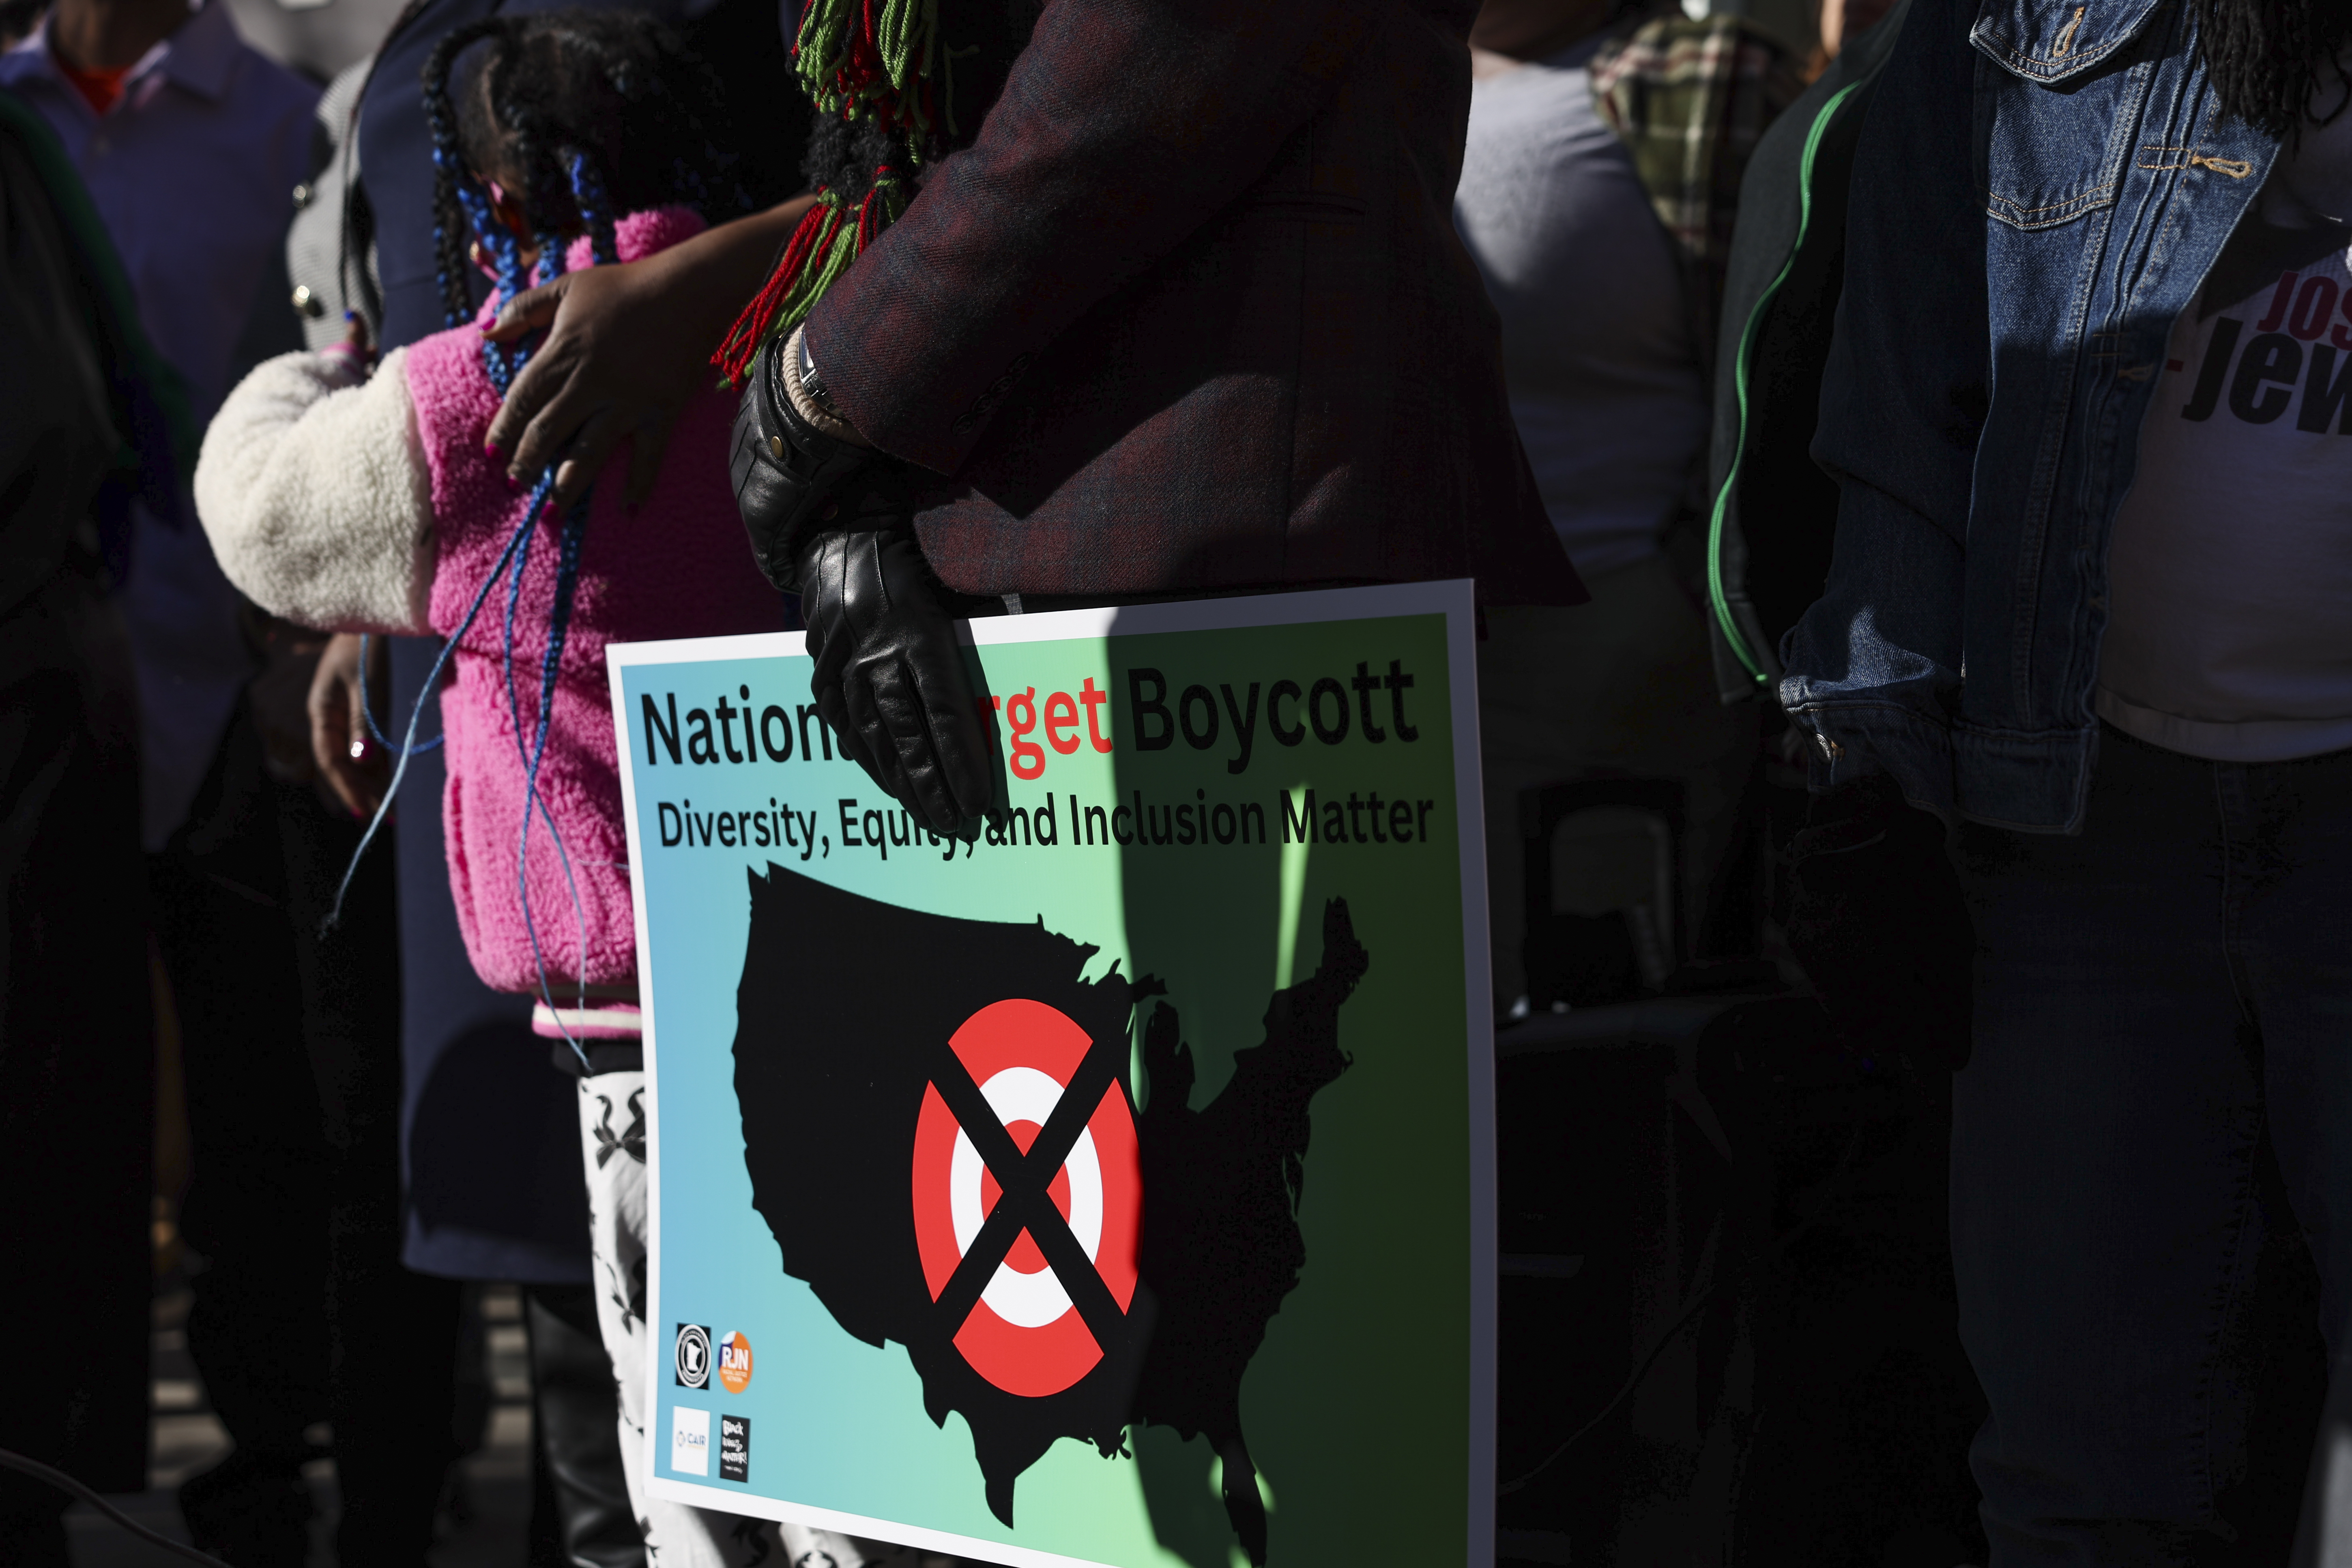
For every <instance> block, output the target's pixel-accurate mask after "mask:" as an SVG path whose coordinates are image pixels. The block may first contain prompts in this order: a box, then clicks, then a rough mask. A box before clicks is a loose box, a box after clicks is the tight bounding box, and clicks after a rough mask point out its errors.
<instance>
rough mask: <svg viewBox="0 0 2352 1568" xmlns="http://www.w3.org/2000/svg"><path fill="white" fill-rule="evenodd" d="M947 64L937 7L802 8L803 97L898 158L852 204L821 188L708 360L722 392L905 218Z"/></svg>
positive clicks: (835, 2)
mask: <svg viewBox="0 0 2352 1568" xmlns="http://www.w3.org/2000/svg"><path fill="white" fill-rule="evenodd" d="M948 64H949V59H948V57H947V56H946V55H943V53H942V51H941V50H940V44H939V0H804V4H803V6H802V9H801V25H800V30H799V32H798V33H797V34H796V35H795V36H794V38H793V72H794V74H795V75H796V76H798V77H799V79H800V82H801V86H802V89H803V90H804V91H805V92H806V93H807V94H808V96H809V100H810V101H811V102H813V103H814V104H815V106H816V108H817V110H818V111H819V112H820V113H824V114H829V115H838V116H840V117H841V119H842V120H843V121H845V122H846V123H850V124H855V123H856V122H858V121H865V120H872V121H877V122H878V123H879V124H880V125H881V126H882V128H883V129H884V130H885V131H887V132H889V133H890V135H889V141H890V143H891V145H892V146H893V147H894V148H896V149H897V150H898V159H894V160H893V161H892V162H889V163H883V164H881V165H880V166H878V167H877V168H876V169H875V170H874V173H873V180H872V183H871V184H870V185H869V187H868V188H867V190H866V194H865V195H863V196H861V197H859V198H858V199H857V200H856V201H855V202H852V201H850V200H848V199H847V198H845V196H844V195H843V194H842V193H841V192H840V191H839V190H836V189H834V188H832V187H829V186H828V187H824V188H820V189H819V190H818V192H817V201H816V205H814V206H813V207H811V208H810V209H809V210H808V214H807V216H804V217H803V218H802V219H801V222H800V226H799V227H797V228H795V229H794V230H793V236H792V238H791V240H790V241H789V242H788V243H787V244H786V245H785V247H784V250H783V255H782V258H780V259H779V260H778V261H777V263H776V267H775V270H774V271H772V272H771V273H770V274H769V275H768V280H767V282H766V284H765V285H764V286H762V287H761V289H760V292H759V295H758V296H757V297H756V298H755V299H753V300H752V301H751V304H750V305H749V306H747V307H746V308H745V309H744V310H743V313H742V314H741V315H740V316H738V317H737V318H736V319H735V324H734V326H732V327H731V328H730V329H729V330H728V333H727V337H726V339H725V341H724V342H721V343H720V344H719V352H718V353H715V354H713V355H711V357H710V363H712V364H713V365H715V366H716V367H718V370H719V376H720V381H719V384H720V385H722V386H733V385H735V384H738V383H740V381H741V380H742V378H743V373H744V371H745V370H746V369H748V368H749V367H750V365H751V360H752V358H753V356H754V355H756V354H757V353H759V352H760V349H761V345H763V344H765V343H766V342H768V341H769V340H770V339H771V338H773V337H776V336H778V335H779V334H781V333H785V332H789V331H792V330H793V328H794V327H797V326H799V325H800V324H801V322H803V321H806V320H807V319H808V313H809V312H810V311H811V310H814V309H815V308H816V302H817V301H818V300H821V299H823V298H824V291H825V290H826V289H829V288H831V287H832V286H833V282H834V279H836V278H839V277H840V276H841V275H842V274H843V273H844V272H845V271H847V270H848V269H849V266H850V263H852V262H854V261H856V259H857V258H858V257H859V256H861V255H862V254H864V252H865V250H866V247H867V246H869V245H871V244H873V243H874V238H875V236H877V235H878V234H880V233H881V232H882V230H883V229H884V228H886V227H887V226H889V225H890V224H892V223H893V222H895V221H897V219H898V215H899V214H901V213H903V212H905V211H906V210H907V204H908V202H909V201H911V200H912V199H913V193H912V191H911V190H910V189H909V188H908V176H909V175H910V174H912V173H913V171H914V169H915V168H916V167H917V166H918V165H919V163H921V162H922V159H923V154H924V151H925V149H926V148H927V147H928V146H929V145H930V144H931V143H932V142H933V141H934V140H935V136H936V127H937V125H938V121H939V113H938V110H939V107H940V97H939V95H938V94H937V93H936V92H935V91H934V88H933V80H934V68H935V67H942V68H944V67H946V66H947V65H948ZM901 160H902V161H903V166H900V161H901Z"/></svg>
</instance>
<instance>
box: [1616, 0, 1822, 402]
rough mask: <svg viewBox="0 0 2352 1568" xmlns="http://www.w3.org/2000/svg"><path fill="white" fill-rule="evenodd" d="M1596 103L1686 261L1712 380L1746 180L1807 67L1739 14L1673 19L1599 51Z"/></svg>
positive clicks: (1631, 31)
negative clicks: (1742, 182)
mask: <svg viewBox="0 0 2352 1568" xmlns="http://www.w3.org/2000/svg"><path fill="white" fill-rule="evenodd" d="M1591 76H1592V101H1593V107H1594V108H1595V109H1596V110H1599V112H1600V115H1601V119H1602V120H1604V121H1607V122H1608V124H1609V126H1610V128H1611V129H1612V130H1613V131H1615V132H1617V134H1618V137H1619V138H1620V139H1621V140H1622V141H1623V142H1624V143H1625V146H1626V149H1627V150H1628V151H1629V152H1631V153H1633V169H1634V172H1635V173H1636V174H1638V175H1639V176H1640V177H1641V181H1642V185H1643V189H1644V190H1646V191H1647V192H1648V193H1649V195H1650V205H1651V207H1652V209H1653V210H1654V211H1655V212H1656V213H1657V215H1658V221H1659V222H1660V223H1661V224H1663V225H1664V226H1665V230H1666V234H1667V236H1668V237H1670V238H1672V239H1673V240H1674V242H1675V253H1676V254H1677V255H1678V256H1679V257H1680V258H1682V262H1683V268H1684V275H1685V294H1686V296H1687V298H1688V300H1689V302H1690V309H1691V313H1692V318H1693V321H1692V324H1693V327H1694V331H1693V332H1692V339H1693V341H1694V342H1696V343H1697V344H1698V345H1699V353H1700V357H1701V362H1702V365H1703V366H1704V368H1706V370H1707V372H1708V374H1710V375H1711V374H1713V361H1714V349H1715V340H1716V328H1717V322H1718V321H1720V320H1721V318H1722V314H1723V280H1724V269H1725V267H1726V265H1727V263H1728V261H1729V260H1730V257H1731V228H1732V222H1733V220H1734V219H1735V218H1736V217H1737V216H1738V211H1739V180H1740V176H1741V175H1742V174H1746V173H1747V172H1748V158H1749V157H1750V156H1752V155H1753V154H1754V153H1755V151H1756V143H1757V142H1758V141H1759V140H1760V139H1761V138H1762V136H1763V134H1764V128H1765V127H1766V126H1768V125H1769V124H1771V123H1772V121H1773V119H1774V118H1775V117H1776V116H1778V115H1779V114H1780V111H1781V110H1784V109H1786V108H1788V107H1789V105H1790V104H1791V103H1794V102H1795V101H1796V100H1797V95H1798V94H1800V93H1801V92H1803V91H1804V90H1805V78H1804V75H1803V73H1802V72H1801V71H1800V70H1799V69H1798V67H1797V62H1796V61H1795V60H1794V59H1793V58H1790V54H1789V52H1788V51H1787V50H1786V49H1784V48H1783V47H1781V46H1780V44H1779V43H1777V42H1775V41H1774V40H1773V38H1772V37H1771V36H1770V35H1769V34H1768V33H1766V32H1764V31H1763V30H1762V29H1760V28H1759V27H1757V26H1755V25H1754V24H1753V23H1750V22H1748V21H1747V20H1745V19H1743V18H1741V17H1738V16H1703V17H1700V18H1698V19H1696V20H1692V19H1690V18H1687V17H1685V16H1680V15H1670V16H1662V17H1658V18H1656V19H1654V20H1651V21H1646V22H1641V23H1638V24H1636V25H1634V26H1631V27H1630V28H1628V29H1627V30H1626V31H1625V33H1624V34H1623V35H1622V37H1618V38H1616V39H1614V40H1612V42H1610V43H1608V44H1605V45H1603V46H1602V47H1601V50H1600V52H1599V53H1597V54H1596V55H1594V56H1593V58H1592V64H1591Z"/></svg>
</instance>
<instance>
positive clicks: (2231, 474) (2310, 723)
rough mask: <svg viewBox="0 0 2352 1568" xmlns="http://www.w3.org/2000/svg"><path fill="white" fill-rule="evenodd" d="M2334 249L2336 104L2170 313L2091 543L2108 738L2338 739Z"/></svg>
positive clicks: (2350, 237)
mask: <svg viewBox="0 0 2352 1568" xmlns="http://www.w3.org/2000/svg"><path fill="white" fill-rule="evenodd" d="M2338 90H2339V91H2340V90H2341V89H2338ZM2347 258H2352V111H2347V112H2346V113H2344V114H2342V115H2339V116H2338V117H2337V118H2336V121H2335V122H2334V123H2332V124H2329V125H2325V126H2318V125H2306V126H2305V128H2304V134H2303V140H2302V143H2301V145H2300V147H2299V148H2298V149H2296V150H2295V151H2294V153H2292V154H2290V153H2281V155H2280V158H2279V162H2278V163H2277V164H2276V166H2275V167H2274V168H2273V171H2272V174H2271V176H2270V179H2269V181H2268V183H2267V184H2265V185H2264V187H2263V192H2262V195H2261V196H2260V197H2259V198H2258V199H2257V200H2256V201H2255V202H2254V203H2253V204H2252V205H2250V206H2249V208H2248V210H2247V213H2246V216H2245V217H2244V219H2243V220H2242V221H2241V223H2240V224H2239V226H2238V229H2237V231H2236V233H2234V234H2233V235H2231V238H2230V243H2229V245H2228V246H2227V247H2225V248H2224V250H2223V252H2222V255H2221V259H2220V260H2219V261H2217V262H2216V263H2215V264H2214V267H2213V270H2212V272H2211V273H2210V275H2209V276H2208V277H2207V279H2206V280H2205V287H2204V289H2203V291H2202V294H2201V296H2200V300H2199V301H2198V302H2197V303H2195V304H2193V305H2191V306H2190V307H2189V309H2188V310H2185V311H2183V312H2182V314H2181V317H2180V320H2179V321H2178V322H2177V323H2175V324H2174V327H2173V330H2172V337H2171V341H2170V343H2169V344H2168V348H2167V351H2166V355H2165V364H2164V367H2163V372H2162V378H2161V381H2160V382H2159V384H2158V387H2157V389H2156V400H2155V402H2154V403H2153V405H2150V407H2149V409H2148V412H2147V422H2146V424H2144V425H2143V426H2141V430H2140V443H2139V468H2138V472H2137V477H2136V478H2135V479H2134V480H2133V484H2132V489H2131V493H2130V495H2129V496H2128V497H2127V498H2126V500H2125V501H2124V504H2123V508H2122V510H2120V511H2119V512H2118V514H2117V515H2116V528H2115V537H2114V542H2113V543H2112V544H2111V546H2110V548H2109V552H2108V575H2109V579H2110V584H2109V594H2110V605H2111V614H2110V617H2109V620H2108V624H2107V631H2106V637H2105V642H2104V643H2103V644H2102V646H2101V648H2100V668H2099V685H2098V699H2097V705H2098V712H2099V716H2100V717H2101V718H2103V719H2105V720H2106V721H2107V722H2109V723H2111V724H2113V725H2115V726H2116V728H2117V729H2119V730H2122V731H2125V732H2126V733H2127V734H2131V735H2136V736H2137V737H2138V738H2139V739H2141V740H2143V741H2147V742H2151V743H2152V744H2155V745H2158V746H2162V747H2164V748H2166V749H2167V750H2168V751H2174V752H2184V753H2186V754H2188V755H2189V756H2193V757H2209V758H2213V759H2217V760H2221V761H2227V762H2278V761H2284V760H2285V759H2288V758H2292V757H2307V756H2315V755H2317V754H2319V753H2320V752H2334V751H2341V750H2344V749H2346V748H2352V268H2347Z"/></svg>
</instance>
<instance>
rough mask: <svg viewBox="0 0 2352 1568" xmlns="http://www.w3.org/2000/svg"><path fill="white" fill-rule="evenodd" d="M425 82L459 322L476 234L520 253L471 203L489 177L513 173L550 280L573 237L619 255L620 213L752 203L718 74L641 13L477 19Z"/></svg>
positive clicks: (450, 309) (712, 209)
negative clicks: (738, 169) (738, 168)
mask: <svg viewBox="0 0 2352 1568" xmlns="http://www.w3.org/2000/svg"><path fill="white" fill-rule="evenodd" d="M477 46H480V47H477ZM424 83H425V119H426V122H427V124H428V125H429V126H430V127H431V129H432V132H433V146H434V162H435V164H436V168H435V181H434V207H433V216H434V231H435V256H436V266H437V270H438V274H439V278H438V280H439V283H440V287H441V297H442V302H443V308H444V310H445V312H446V313H447V314H448V316H449V318H450V319H451V320H452V321H464V320H466V319H467V317H468V316H469V315H470V314H471V297H470V295H469V294H468V293H467V272H466V266H467V243H468V241H469V240H470V239H475V238H478V239H480V240H482V241H483V243H484V249H485V253H486V255H488V256H490V257H491V258H493V259H496V260H500V261H503V260H504V259H505V257H504V252H505V251H506V250H507V249H508V248H509V246H508V242H507V239H506V237H504V236H503V235H501V234H499V233H495V232H488V231H486V229H485V226H483V225H482V224H480V223H479V222H478V221H477V217H478V214H469V212H468V210H467V209H468V207H469V206H472V205H475V203H476V202H478V201H479V200H481V199H482V193H481V189H480V185H479V182H480V181H481V180H482V179H483V178H485V177H500V178H505V179H510V180H512V181H513V183H514V185H515V188H514V190H513V191H512V192H511V193H510V194H511V195H513V196H514V197H515V198H516V199H517V200H518V201H519V202H520V204H521V205H522V209H523V216H524V218H525V220H526V221H527V223H528V224H529V226H530V230H531V232H532V235H533V237H534V241H535V243H536V244H537V246H538V247H539V251H540V255H541V265H542V268H544V269H545V270H546V272H547V273H548V274H549V275H552V273H553V272H555V271H557V270H560V269H561V268H562V265H563V256H562V253H563V243H564V240H565V238H566V237H569V236H572V235H575V234H579V233H582V232H583V231H584V232H586V233H587V234H588V235H589V236H590V238H591V242H592V244H593V247H594V249H595V252H596V257H597V259H598V260H599V261H611V260H614V259H615V257H614V247H613V223H614V219H615V218H616V217H618V216H620V215H622V214H625V213H630V212H638V211H642V210H645V209H646V208H650V207H657V206H668V205H683V206H689V207H692V208H694V209H696V210H697V211H698V212H700V213H701V214H702V215H703V216H706V217H708V218H710V219H712V220H713V221H718V220H720V219H724V218H727V217H731V216H735V215H736V214H738V213H740V212H742V211H744V210H746V209H747V208H748V206H749V205H750V204H749V201H748V198H747V197H746V195H745V194H744V192H743V190H742V187H741V184H740V181H739V180H738V179H737V178H736V177H735V174H734V170H733V164H734V160H733V158H732V156H731V155H730V153H727V152H726V151H725V149H726V148H727V147H728V146H730V144H731V142H732V140H733V138H732V136H731V134H730V127H729V124H728V121H727V118H726V109H725V98H724V95H723V93H722V91H721V89H720V88H719V82H718V79H716V77H715V76H713V75H712V73H711V72H710V70H709V68H708V67H707V66H706V65H704V63H703V62H702V61H701V60H700V59H699V58H697V57H696V56H695V55H694V54H693V53H692V52H691V51H690V50H688V48H687V47H686V45H685V44H684V43H683V42H682V41H680V39H679V38H678V37H677V34H676V33H674V32H672V31H671V30H670V29H669V28H668V27H667V26H664V25H663V24H662V23H660V22H658V21H656V20H655V19H654V18H652V17H650V16H645V15H643V14H641V13H636V12H628V11H616V10H597V11H547V12H538V13H533V14H530V15H526V16H494V17H490V18H488V19H486V20H483V21H479V22H474V23H469V24H467V25H466V26H461V27H458V28H457V29H456V30H454V31H452V32H451V33H450V34H449V35H448V37H445V38H443V39H442V40H441V42H440V43H439V44H438V45H437V46H436V47H435V48H434V50H433V54H432V56H431V58H429V59H427V60H426V62H425V70H424ZM496 227H497V226H495V225H493V226H489V228H492V229H495V228H496ZM504 269H505V268H503V267H502V268H501V270H502V271H503V270H504Z"/></svg>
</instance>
